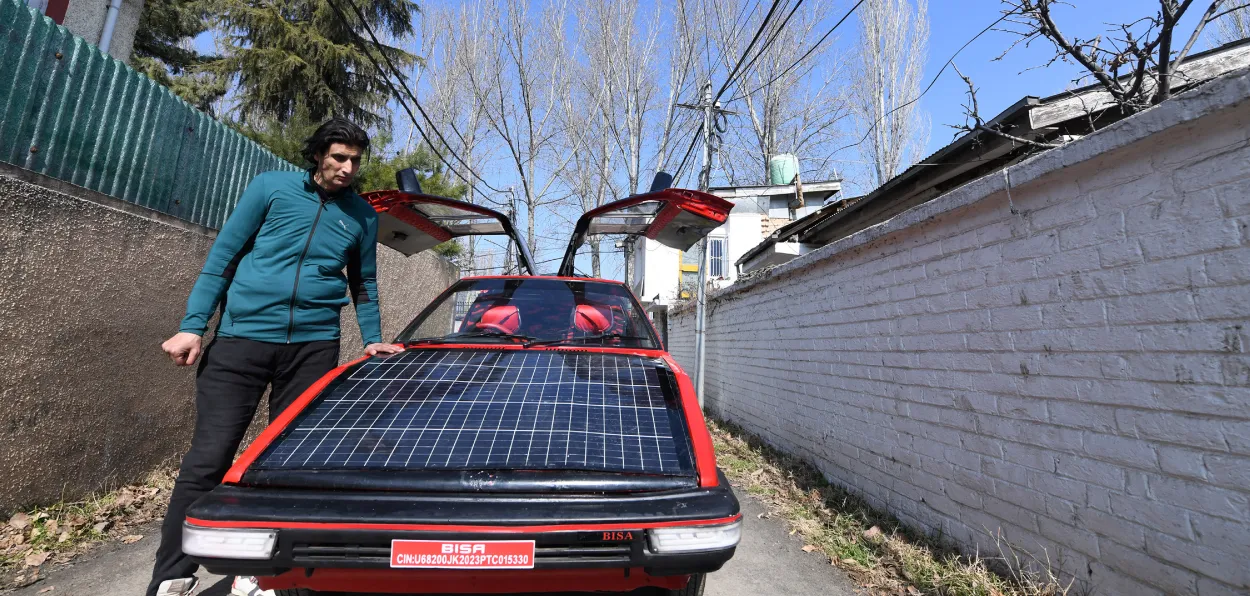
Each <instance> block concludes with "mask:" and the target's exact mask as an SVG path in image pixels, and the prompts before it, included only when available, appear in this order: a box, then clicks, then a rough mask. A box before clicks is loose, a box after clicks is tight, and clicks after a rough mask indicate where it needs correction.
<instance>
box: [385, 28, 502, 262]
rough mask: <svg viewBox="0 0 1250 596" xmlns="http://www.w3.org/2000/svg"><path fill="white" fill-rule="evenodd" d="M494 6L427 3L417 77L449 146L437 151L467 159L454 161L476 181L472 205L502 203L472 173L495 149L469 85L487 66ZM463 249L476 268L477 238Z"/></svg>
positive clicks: (463, 173)
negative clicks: (485, 23)
mask: <svg viewBox="0 0 1250 596" xmlns="http://www.w3.org/2000/svg"><path fill="white" fill-rule="evenodd" d="M491 8H492V7H491V6H490V5H487V6H485V7H482V6H478V5H461V6H459V7H454V8H453V7H445V6H440V5H425V7H424V9H423V10H422V22H421V45H420V47H419V51H420V55H421V56H423V57H424V65H423V66H418V70H417V71H416V73H415V74H414V79H416V80H417V82H418V83H420V81H421V80H422V79H424V80H425V81H426V84H425V86H426V88H427V90H428V92H427V94H426V95H427V97H426V100H425V102H424V103H425V105H426V111H427V113H429V114H430V117H431V119H432V120H433V121H434V124H435V126H436V127H438V129H439V130H441V131H444V137H445V138H446V139H447V141H448V142H449V143H450V144H451V146H450V147H446V148H436V149H437V150H444V149H449V150H451V151H455V152H456V154H457V155H459V156H460V158H461V159H462V160H463V162H461V161H460V160H456V161H452V167H453V169H454V170H455V171H456V172H457V173H458V178H460V179H462V180H471V181H473V182H474V184H471V185H469V189H468V193H467V195H466V197H465V198H466V199H467V200H468V201H469V202H472V203H479V204H481V203H492V204H494V205H495V206H499V205H500V204H501V202H500V201H499V199H498V198H495V197H490V196H488V195H485V194H481V191H482V188H480V184H478V181H477V180H474V175H475V174H474V172H476V171H477V170H478V169H479V168H481V166H482V165H483V164H485V163H487V162H488V161H489V160H490V158H491V153H490V146H489V138H488V133H489V130H488V128H487V125H486V113H485V106H484V105H483V104H482V103H481V102H480V101H477V98H476V97H475V96H474V94H473V91H472V88H471V87H470V84H469V81H470V80H472V79H473V78H474V77H475V76H476V77H478V78H481V77H482V76H483V74H484V73H485V68H486V67H485V65H486V64H487V62H488V60H490V59H491V53H490V49H491V46H490V43H489V41H490V40H489V39H488V37H487V35H486V32H487V31H488V30H489V28H488V27H486V26H483V21H484V20H485V19H487V18H492V17H493V16H494V14H493V13H492V12H491ZM414 129H415V127H414ZM413 132H414V131H412V130H410V131H409V134H408V142H409V143H411V142H412V141H413V140H414V136H413ZM464 247H465V253H466V258H465V259H464V262H466V263H468V264H469V266H470V267H473V266H474V265H473V263H475V258H474V255H475V253H476V250H477V238H475V237H472V236H470V237H468V238H466V239H465V240H464Z"/></svg>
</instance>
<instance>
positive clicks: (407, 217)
mask: <svg viewBox="0 0 1250 596" xmlns="http://www.w3.org/2000/svg"><path fill="white" fill-rule="evenodd" d="M378 213H388V214H390V215H391V217H394V218H395V219H398V220H399V221H402V222H404V223H406V224H408V225H410V226H412V227H414V228H416V229H417V231H418V232H421V233H422V234H426V235H428V236H429V237H431V238H433V239H435V240H437V241H439V242H447V241H448V240H451V232H448V231H447V230H444V229H443V228H441V227H439V225H438V224H436V223H434V222H432V221H430V219H429V218H428V217H425V216H424V215H421V213H420V212H418V211H416V210H414V209H410V208H409V207H408V206H407V205H391V206H389V207H384V208H381V209H380V210H379V211H378Z"/></svg>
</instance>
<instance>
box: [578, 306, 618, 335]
mask: <svg viewBox="0 0 1250 596" xmlns="http://www.w3.org/2000/svg"><path fill="white" fill-rule="evenodd" d="M573 322H574V324H575V325H577V330H578V331H582V332H584V333H595V334H599V333H603V332H605V331H607V330H608V328H609V327H611V326H612V311H611V310H608V309H607V308H606V307H602V306H594V305H590V304H578V305H577V312H576V313H574V316H573Z"/></svg>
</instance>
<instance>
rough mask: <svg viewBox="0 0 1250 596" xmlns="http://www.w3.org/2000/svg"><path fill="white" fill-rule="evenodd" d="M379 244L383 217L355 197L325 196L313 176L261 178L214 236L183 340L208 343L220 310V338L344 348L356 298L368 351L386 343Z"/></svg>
mask: <svg viewBox="0 0 1250 596" xmlns="http://www.w3.org/2000/svg"><path fill="white" fill-rule="evenodd" d="M377 235H378V216H377V213H376V212H374V210H373V208H372V207H370V206H369V203H367V202H365V200H364V199H362V198H360V195H357V194H356V193H355V192H352V191H351V190H350V189H345V190H343V191H340V192H338V193H334V194H325V193H324V191H322V190H321V189H320V188H319V187H318V186H317V185H316V184H314V183H313V181H312V176H311V172H310V171H304V172H265V173H263V174H260V175H259V176H257V177H255V178H253V179H252V181H251V183H249V184H248V185H247V189H246V190H244V191H243V197H242V198H240V199H239V204H238V206H236V207H235V209H234V211H233V212H232V213H231V214H230V217H229V218H228V219H227V220H226V225H224V226H222V227H221V232H219V233H218V234H217V240H216V241H215V242H213V248H212V250H210V251H209V253H208V260H207V261H206V262H205V263H204V269H203V270H202V271H200V277H199V279H197V280H196V282H195V287H194V288H192V289H191V296H190V297H189V298H188V299H187V314H186V316H185V317H183V319H182V325H181V327H180V330H181V331H186V332H190V333H195V334H197V335H203V334H204V330H205V329H206V328H207V327H208V319H209V317H211V316H212V314H213V311H214V310H215V309H216V308H217V306H218V304H219V303H222V302H223V300H224V308H223V309H222V317H221V324H220V326H219V327H218V329H217V334H218V335H222V336H226V337H240V338H244V339H251V340H255V341H263V342H270V343H297V342H306V341H316V340H333V339H338V338H339V310H340V309H342V308H343V306H345V305H346V304H347V302H348V300H349V299H348V296H349V295H350V296H351V299H352V300H354V301H355V303H356V320H357V322H359V324H360V335H361V337H362V338H363V339H364V343H365V345H368V344H371V343H377V342H380V341H382V318H381V315H380V313H379V311H378V285H377V258H376V255H377V252H376V251H377ZM344 269H346V271H347V275H344V274H343V271H344Z"/></svg>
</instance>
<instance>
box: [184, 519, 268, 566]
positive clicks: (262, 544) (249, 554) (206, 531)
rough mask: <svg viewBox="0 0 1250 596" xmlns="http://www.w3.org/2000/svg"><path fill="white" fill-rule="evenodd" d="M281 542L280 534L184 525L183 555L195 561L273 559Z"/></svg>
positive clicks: (266, 531)
mask: <svg viewBox="0 0 1250 596" xmlns="http://www.w3.org/2000/svg"><path fill="white" fill-rule="evenodd" d="M277 541H278V531H277V530H250V529H247V530H236V529H225V528H205V527H203V526H194V525H191V524H189V523H184V524H183V525H182V552H184V553H186V554H188V555H191V556H193V557H213V558H218V559H269V558H272V557H273V547H274V544H275V543H277Z"/></svg>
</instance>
